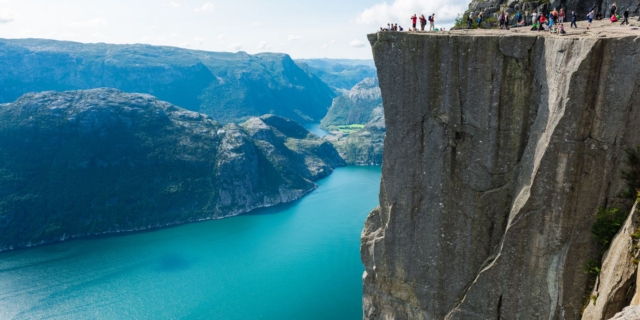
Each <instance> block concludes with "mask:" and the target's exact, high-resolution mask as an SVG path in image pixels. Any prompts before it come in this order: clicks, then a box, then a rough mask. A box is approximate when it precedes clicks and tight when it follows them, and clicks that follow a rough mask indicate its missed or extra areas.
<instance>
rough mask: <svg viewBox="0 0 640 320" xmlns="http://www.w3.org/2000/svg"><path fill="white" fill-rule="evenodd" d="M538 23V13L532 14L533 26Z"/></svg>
mask: <svg viewBox="0 0 640 320" xmlns="http://www.w3.org/2000/svg"><path fill="white" fill-rule="evenodd" d="M537 23H538V11H535V10H534V11H533V13H532V14H531V24H532V25H533V24H537Z"/></svg>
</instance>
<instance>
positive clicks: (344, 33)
mask: <svg viewBox="0 0 640 320" xmlns="http://www.w3.org/2000/svg"><path fill="white" fill-rule="evenodd" d="M469 2H470V0H430V1H418V0H391V1H387V2H384V1H380V0H314V1H308V0H269V1H266V0H244V1H239V0H225V1H220V0H166V1H165V0H0V38H6V39H16V38H44V39H55V40H68V41H77V42H84V43H96V42H105V43H116V44H132V43H144V44H152V45H166V46H175V47H183V48H189V49H198V50H207V51H230V52H237V51H245V52H248V53H251V54H253V53H259V52H284V53H288V54H290V55H291V56H292V57H293V58H296V59H302V58H307V59H308V58H346V59H371V57H372V56H371V48H370V46H369V43H368V41H367V37H366V35H367V33H372V32H375V31H376V30H378V29H379V28H380V27H381V26H386V24H387V23H389V22H393V23H398V24H399V25H401V26H403V27H404V28H405V29H406V28H408V27H409V26H410V24H411V21H410V19H409V18H410V17H411V15H412V14H414V13H416V14H418V15H420V14H424V15H425V16H427V15H428V14H431V13H435V15H436V26H438V25H440V26H445V27H450V26H451V25H452V24H453V20H454V19H455V17H456V15H457V14H458V13H462V12H464V10H465V9H466V8H467V7H468V3H469Z"/></svg>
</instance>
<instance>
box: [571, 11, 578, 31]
mask: <svg viewBox="0 0 640 320" xmlns="http://www.w3.org/2000/svg"><path fill="white" fill-rule="evenodd" d="M577 20H578V15H577V14H576V12H575V11H571V28H576V29H577V28H578V25H577V24H576V21H577Z"/></svg>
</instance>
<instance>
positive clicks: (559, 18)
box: [467, 3, 640, 34]
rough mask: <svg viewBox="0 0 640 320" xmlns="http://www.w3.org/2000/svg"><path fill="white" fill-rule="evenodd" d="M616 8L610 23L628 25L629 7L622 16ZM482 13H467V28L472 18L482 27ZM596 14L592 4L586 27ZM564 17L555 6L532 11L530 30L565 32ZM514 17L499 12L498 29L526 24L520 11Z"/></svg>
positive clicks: (573, 18) (574, 18)
mask: <svg viewBox="0 0 640 320" xmlns="http://www.w3.org/2000/svg"><path fill="white" fill-rule="evenodd" d="M617 10H618V7H617V6H616V4H615V3H614V4H613V5H612V6H611V23H612V24H613V23H615V22H618V20H622V22H621V23H620V25H625V24H626V25H629V8H627V9H626V10H625V11H624V12H623V14H622V17H620V16H618V15H617ZM482 15H483V13H482V12H480V13H479V14H478V16H477V18H476V17H474V13H473V12H471V13H469V15H468V16H467V24H468V27H469V29H471V28H472V26H473V22H474V19H477V22H478V27H479V28H480V27H482V22H483V21H484V19H483V16H482ZM598 15H599V13H598ZM598 15H597V14H596V6H593V7H591V9H589V14H588V15H587V29H589V28H590V27H591V23H592V22H593V20H594V18H596V19H597V18H598ZM566 18H567V15H566V13H565V11H564V9H563V8H560V10H558V9H557V8H555V9H553V11H551V12H549V14H548V15H546V14H541V13H540V14H539V13H538V12H536V11H534V12H533V13H532V14H531V26H532V28H531V30H538V31H543V30H544V31H549V32H552V33H560V34H565V33H566V31H565V29H564V22H565V19H566ZM570 18H571V26H570V27H571V28H578V25H577V23H576V22H577V20H578V16H577V14H576V12H575V11H572V12H571V16H570ZM514 19H515V22H514V21H513V20H512V19H511V17H510V15H509V13H507V12H505V11H502V12H500V14H499V16H498V23H499V29H501V30H508V29H509V28H510V26H514V27H523V26H526V25H527V21H526V17H525V16H524V15H523V14H522V13H521V12H520V11H518V12H517V13H516V14H515V17H514ZM639 20H640V19H639Z"/></svg>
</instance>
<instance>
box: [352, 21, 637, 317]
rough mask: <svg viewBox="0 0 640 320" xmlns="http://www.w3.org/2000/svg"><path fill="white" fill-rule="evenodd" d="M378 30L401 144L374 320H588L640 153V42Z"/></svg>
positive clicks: (369, 310) (365, 245)
mask: <svg viewBox="0 0 640 320" xmlns="http://www.w3.org/2000/svg"><path fill="white" fill-rule="evenodd" d="M595 32H597V31H594V32H592V33H580V34H573V35H569V36H568V37H557V36H547V35H540V34H538V33H515V32H509V33H497V32H495V31H490V32H452V33H446V34H445V33H440V34H434V33H431V34H418V33H397V32H383V33H378V34H372V35H369V39H370V41H371V43H372V46H373V53H374V59H375V62H376V66H377V68H378V77H379V81H380V87H381V90H382V97H383V101H384V109H385V115H386V127H387V137H386V141H385V146H384V147H385V153H384V159H383V168H382V170H383V178H382V183H381V191H380V207H379V208H377V209H375V210H374V211H373V212H372V213H371V214H370V216H369V218H368V219H367V222H366V224H365V228H364V231H363V233H362V248H361V254H362V260H363V262H364V265H365V268H366V271H365V274H364V278H363V282H364V297H363V303H364V318H365V319H496V318H497V319H580V318H581V310H582V308H583V305H584V297H585V292H587V288H588V287H589V284H590V283H589V282H590V280H589V278H588V275H587V274H585V272H584V271H583V269H584V266H585V265H586V264H587V261H588V260H589V259H591V258H595V257H597V256H598V249H597V243H596V241H594V239H593V236H592V235H591V233H590V232H589V230H590V227H591V225H592V224H593V222H594V219H595V213H596V212H597V209H598V207H607V205H608V204H611V203H613V202H615V201H617V200H616V199H617V198H616V194H617V193H618V191H619V190H620V189H621V187H622V185H623V182H622V181H621V179H620V169H621V167H622V163H623V159H622V158H623V153H624V152H623V149H624V148H625V147H628V146H635V145H638V144H640V132H639V131H638V128H637V126H634V125H633V124H634V123H639V121H640V108H639V107H638V103H637V102H636V101H638V99H639V98H640V87H639V82H638V81H639V80H640V64H638V61H637V59H638V58H637V57H638V55H637V54H638V53H639V52H640V42H638V39H637V38H636V36H635V35H629V33H628V32H627V33H621V34H619V35H616V36H607V37H606V38H603V37H600V36H598V35H597V33H595Z"/></svg>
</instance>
